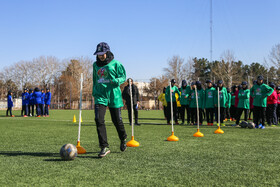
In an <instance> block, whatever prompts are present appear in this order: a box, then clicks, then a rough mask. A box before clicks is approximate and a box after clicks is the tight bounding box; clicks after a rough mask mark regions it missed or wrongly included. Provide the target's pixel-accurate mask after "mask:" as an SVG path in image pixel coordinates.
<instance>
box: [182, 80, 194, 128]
mask: <svg viewBox="0 0 280 187" xmlns="http://www.w3.org/2000/svg"><path fill="white" fill-rule="evenodd" d="M190 92H191V87H190V86H188V85H187V81H186V80H183V81H182V87H181V100H180V103H181V118H182V123H181V125H184V123H185V111H186V112H187V123H188V124H189V123H190V111H189V95H190Z"/></svg>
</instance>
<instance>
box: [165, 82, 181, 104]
mask: <svg viewBox="0 0 280 187" xmlns="http://www.w3.org/2000/svg"><path fill="white" fill-rule="evenodd" d="M171 90H173V92H172V102H176V97H175V93H178V95H179V100H180V95H181V94H180V91H179V89H178V88H177V86H173V87H172V88H171ZM165 99H166V101H167V102H170V86H168V87H167V88H166V90H165Z"/></svg>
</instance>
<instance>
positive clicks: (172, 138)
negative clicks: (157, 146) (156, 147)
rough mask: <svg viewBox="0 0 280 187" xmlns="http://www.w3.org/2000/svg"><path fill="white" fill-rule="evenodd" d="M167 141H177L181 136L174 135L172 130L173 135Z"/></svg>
mask: <svg viewBox="0 0 280 187" xmlns="http://www.w3.org/2000/svg"><path fill="white" fill-rule="evenodd" d="M167 141H173V142H177V141H179V138H178V137H177V136H175V135H174V132H173V131H172V133H171V136H169V137H168V138H167Z"/></svg>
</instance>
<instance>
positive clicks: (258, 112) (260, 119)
mask: <svg viewBox="0 0 280 187" xmlns="http://www.w3.org/2000/svg"><path fill="white" fill-rule="evenodd" d="M273 91H274V89H272V88H271V87H269V86H268V85H266V84H264V83H263V76H261V75H260V76H258V79H257V84H255V85H254V86H253V87H252V88H251V89H250V94H251V96H252V97H253V99H254V101H253V106H254V110H253V118H254V119H253V121H254V123H255V124H256V126H255V127H256V128H261V129H264V128H265V110H266V104H267V97H268V96H270V95H271V94H272V93H273Z"/></svg>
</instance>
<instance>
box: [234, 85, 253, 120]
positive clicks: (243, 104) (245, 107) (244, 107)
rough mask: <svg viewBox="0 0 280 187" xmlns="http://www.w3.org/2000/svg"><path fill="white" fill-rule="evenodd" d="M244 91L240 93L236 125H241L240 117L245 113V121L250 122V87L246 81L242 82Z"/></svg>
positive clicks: (241, 90)
mask: <svg viewBox="0 0 280 187" xmlns="http://www.w3.org/2000/svg"><path fill="white" fill-rule="evenodd" d="M241 85H242V89H240V90H239V93H238V99H239V101H238V105H237V113H236V125H239V121H240V117H241V115H242V112H243V111H244V116H245V118H244V121H247V120H248V113H249V109H250V90H249V89H248V85H247V82H246V81H243V82H242V84H241Z"/></svg>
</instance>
